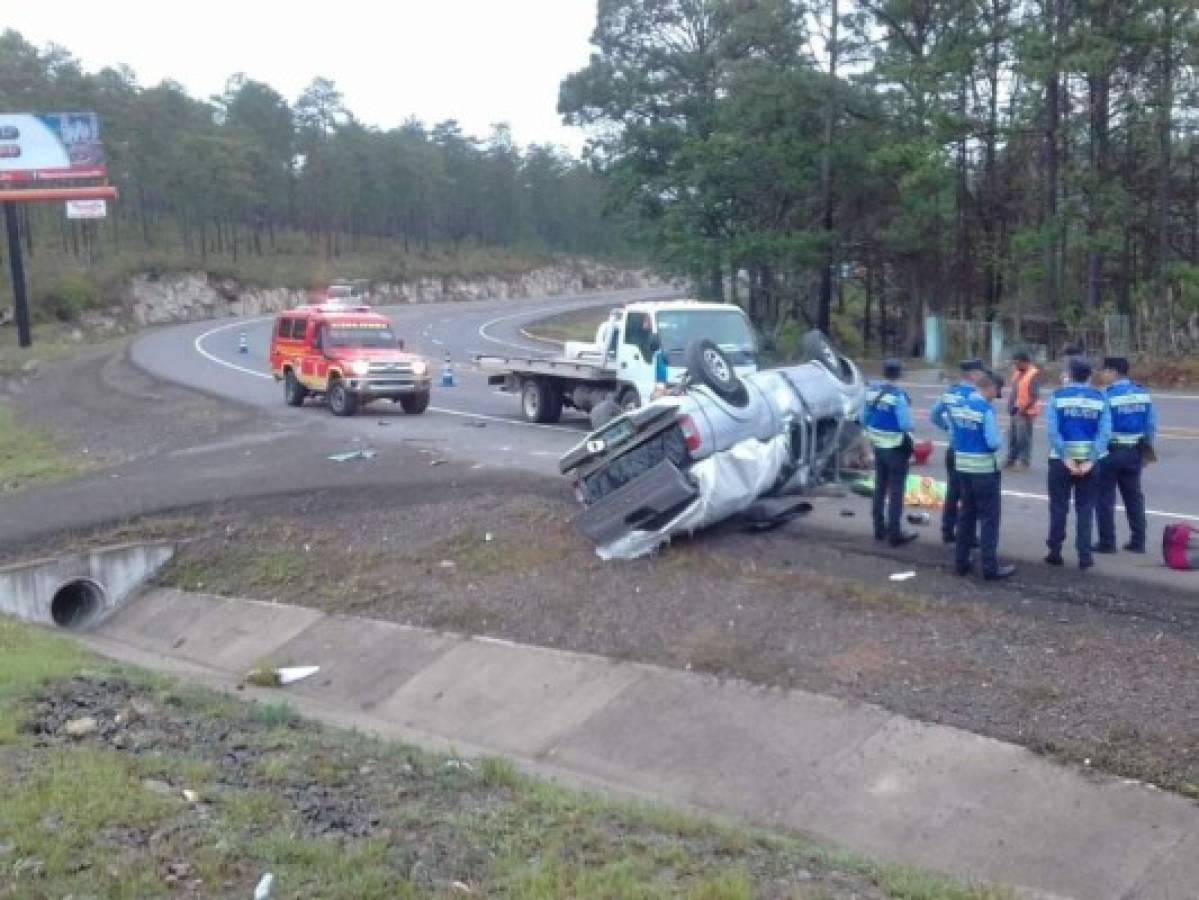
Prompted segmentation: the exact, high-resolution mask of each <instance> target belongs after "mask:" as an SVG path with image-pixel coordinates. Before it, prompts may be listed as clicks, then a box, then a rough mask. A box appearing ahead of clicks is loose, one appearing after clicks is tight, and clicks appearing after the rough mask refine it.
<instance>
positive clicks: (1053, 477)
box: [1045, 459, 1099, 562]
mask: <svg viewBox="0 0 1199 900" xmlns="http://www.w3.org/2000/svg"><path fill="white" fill-rule="evenodd" d="M1098 472H1099V469H1098V466H1096V468H1093V469H1091V471H1090V472H1089V473H1088V474H1086V475H1082V476H1077V475H1071V474H1070V471H1069V470H1068V469H1067V468H1066V464H1065V463H1064V462H1062V461H1061V460H1060V459H1051V460H1049V540H1047V541H1046V542H1045V543H1046V544H1048V545H1049V549H1050V551H1051V552H1053V553H1061V552H1062V544H1064V543H1065V542H1066V519H1067V518H1068V517H1069V515H1070V497H1071V495H1073V497H1074V516H1075V524H1074V546H1075V548H1076V549H1077V550H1078V559H1079V561H1080V562H1081V561H1089V560H1090V559H1091V530H1092V527H1093V525H1094V521H1095V487H1096V484H1097V482H1098V478H1099V475H1098Z"/></svg>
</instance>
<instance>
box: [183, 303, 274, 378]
mask: <svg viewBox="0 0 1199 900" xmlns="http://www.w3.org/2000/svg"><path fill="white" fill-rule="evenodd" d="M271 318H273V316H259V317H258V318H256V319H238V320H236V321H234V322H230V323H229V324H227V325H218V326H217V327H216V328H210V329H208V331H205V332H204V333H203V334H201V335H199V336H198V337H197V338H196V339H195V340H194V341H192V346H193V347H195V349H196V352H197V353H199V354H200V355H201V356H203V357H204V358H205V359H207V360H209V361H211V362H214V363H216V364H217V365H218V366H224V367H225V368H226V369H233V370H234V371H237V372H245V373H246V374H247V375H253V376H255V377H256V378H269V379H272V380H273V379H274V377H275V376H274V375H272V374H271V373H270V372H261V371H259V370H258V369H247V368H246V367H245V366H239V365H237V364H236V363H231V362H227V361H225V360H223V359H221V358H220V357H219V356H214V355H213V354H211V353H209V352H208V351H207V350H205V349H204V341H205V339H206V338H209V337H212V335H214V334H218V333H219V332H222V331H228V330H229V329H230V328H244V327H245V326H246V325H249V324H252V323H254V322H265V321H268V320H269V319H271Z"/></svg>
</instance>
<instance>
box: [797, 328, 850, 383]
mask: <svg viewBox="0 0 1199 900" xmlns="http://www.w3.org/2000/svg"><path fill="white" fill-rule="evenodd" d="M799 352H800V354H801V355H802V356H803V358H804V359H809V360H811V361H812V362H817V363H820V365H822V366H824V367H825V368H826V369H828V371H829V374H830V375H832V376H833V377H834V378H836V379H837V380H838V381H840V382H841V383H842V384H853V382H854V371H853V367H852V366H851V365H850V364H849V362H848V360H846V359H845V357H844V356H842V355H841V354H840V353H838V352H837V351H836V349H835V348H834V347H833V345H832V342H831V341H829V339H828V338H827V337H825V336H824V332H822V331H820V330H819V329H817V328H813V329H812V330H811V331H809V332H808V333H807V334H805V335H804V336H803V337H802V338H801V339H800V342H799Z"/></svg>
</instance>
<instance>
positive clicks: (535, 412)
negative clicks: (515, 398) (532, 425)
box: [520, 378, 562, 424]
mask: <svg viewBox="0 0 1199 900" xmlns="http://www.w3.org/2000/svg"><path fill="white" fill-rule="evenodd" d="M520 411H521V412H522V413H523V414H524V417H525V419H526V420H527V421H529V422H540V423H543V424H544V423H547V422H557V421H558V420H559V419H561V418H562V395H561V394H560V393H558V387H557V385H555V384H554V383H553V382H552V381H547V380H546V379H544V378H526V379H525V382H524V384H523V385H522V386H521V389H520Z"/></svg>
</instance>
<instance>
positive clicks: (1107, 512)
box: [1095, 444, 1147, 550]
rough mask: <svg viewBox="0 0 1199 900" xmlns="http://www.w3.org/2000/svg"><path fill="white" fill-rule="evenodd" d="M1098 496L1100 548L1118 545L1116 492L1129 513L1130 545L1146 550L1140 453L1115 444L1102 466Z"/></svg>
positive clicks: (1096, 503)
mask: <svg viewBox="0 0 1199 900" xmlns="http://www.w3.org/2000/svg"><path fill="white" fill-rule="evenodd" d="M1098 468H1099V479H1098V484H1097V485H1096V495H1095V522H1096V524H1097V525H1098V527H1099V545H1100V546H1101V547H1108V548H1114V547H1115V546H1116V490H1117V488H1118V489H1119V491H1120V499H1121V500H1123V501H1124V509H1125V510H1126V512H1127V514H1128V530H1129V531H1130V532H1131V534H1130V537H1129V543H1130V544H1132V546H1134V547H1136V548H1137V549H1138V550H1144V549H1145V532H1146V530H1147V523H1146V518H1145V493H1144V491H1142V490H1141V469H1142V468H1143V464H1142V462H1141V450H1140V448H1139V447H1126V446H1120V445H1117V444H1113V445H1112V446H1111V447H1110V449H1109V450H1108V453H1107V457H1106V458H1105V459H1103V460H1101V461H1100V463H1099V467H1098Z"/></svg>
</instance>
